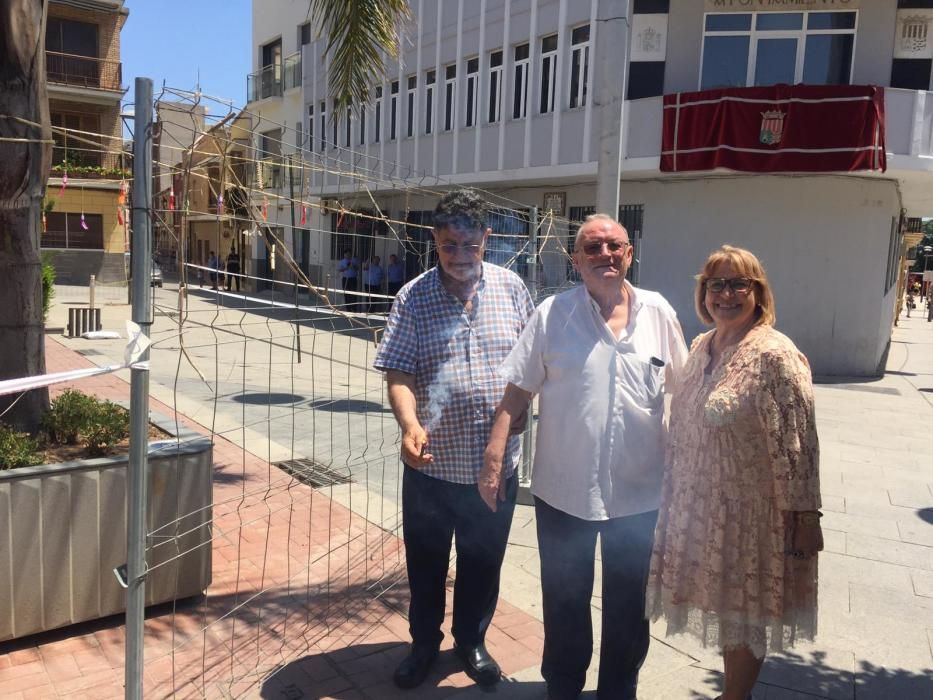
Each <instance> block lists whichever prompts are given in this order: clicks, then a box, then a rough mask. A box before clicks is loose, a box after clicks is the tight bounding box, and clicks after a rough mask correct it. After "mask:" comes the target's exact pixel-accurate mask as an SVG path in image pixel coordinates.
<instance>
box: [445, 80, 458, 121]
mask: <svg viewBox="0 0 933 700" xmlns="http://www.w3.org/2000/svg"><path fill="white" fill-rule="evenodd" d="M444 76H445V80H444V131H451V130H452V129H453V128H454V109H455V108H456V106H457V101H456V99H455V98H456V95H457V66H447V68H445V69H444Z"/></svg>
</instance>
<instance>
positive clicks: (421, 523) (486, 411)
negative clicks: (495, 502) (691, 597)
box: [374, 190, 534, 688]
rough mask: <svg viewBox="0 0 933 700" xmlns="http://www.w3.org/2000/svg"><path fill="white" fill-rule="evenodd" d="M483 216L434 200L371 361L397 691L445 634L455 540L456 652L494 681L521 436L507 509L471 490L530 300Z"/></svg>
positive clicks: (476, 674) (507, 465)
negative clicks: (391, 504)
mask: <svg viewBox="0 0 933 700" xmlns="http://www.w3.org/2000/svg"><path fill="white" fill-rule="evenodd" d="M486 218H487V210H486V205H485V202H484V201H483V200H482V199H481V198H480V197H479V196H478V195H476V194H475V193H473V192H471V191H469V190H460V191H455V192H451V193H449V194H447V195H446V196H445V197H444V198H443V199H441V201H440V203H439V204H438V205H437V208H436V209H435V211H434V231H433V235H434V242H435V245H436V247H437V257H438V263H439V264H438V265H437V266H436V267H434V268H432V269H430V270H428V271H427V272H425V273H424V274H422V275H421V276H419V277H418V278H416V279H414V280H412V281H411V282H409V283H408V284H407V285H405V286H404V287H403V288H402V289H401V291H400V292H399V293H398V296H397V297H396V299H395V303H394V304H393V306H392V312H391V314H390V315H389V320H388V323H387V324H386V331H385V335H384V336H383V339H382V343H381V344H380V345H379V351H378V352H377V354H376V360H375V362H374V366H375V367H376V369H379V370H382V371H384V372H385V373H386V381H387V382H388V387H389V402H390V403H391V404H392V410H393V412H394V413H395V418H396V420H397V421H398V424H399V427H400V428H401V433H402V445H401V453H402V454H401V457H402V462H403V463H404V476H403V481H402V516H403V523H402V530H403V534H404V539H405V552H406V558H407V562H408V583H409V587H410V589H411V604H410V606H409V614H408V618H409V629H410V631H411V636H412V646H411V653H410V654H409V656H408V657H407V658H405V660H404V661H402V663H401V664H400V665H399V667H398V669H397V670H396V672H395V677H394V679H395V683H396V685H398V686H399V687H401V688H414V687H417V686H418V685H420V684H421V683H422V682H423V681H424V679H425V678H426V677H427V674H428V671H429V670H430V668H431V664H432V663H433V662H434V660H435V658H436V657H437V652H438V648H439V647H440V643H441V640H442V639H443V637H444V635H443V633H442V632H441V629H440V627H441V623H442V622H443V621H444V604H445V597H446V591H445V584H446V579H447V570H448V563H449V560H450V545H451V539H452V537H453V536H454V534H456V542H457V579H456V583H455V584H454V611H453V628H452V633H453V637H454V643H455V646H454V648H455V651H456V653H457V655H458V657H459V658H460V660H461V661H462V662H463V665H464V668H465V670H466V672H467V674H468V675H469V676H470V677H471V678H473V679H474V680H475V681H476V682H477V683H479V684H481V685H492V684H494V683H496V682H497V681H498V680H499V676H500V673H499V666H498V665H497V664H496V662H495V661H494V660H493V659H492V657H491V656H490V655H489V653H488V652H487V651H486V647H485V643H484V639H485V636H486V630H487V628H488V627H489V624H490V622H491V621H492V616H493V613H494V612H495V609H496V601H497V599H498V595H499V571H500V568H501V566H502V558H503V556H504V554H505V546H506V540H507V538H508V534H509V526H510V525H511V523H512V513H513V511H514V508H515V496H516V494H517V491H518V479H517V476H516V475H515V467H516V465H517V464H518V463H519V460H520V458H521V442H520V438H519V436H518V435H512V437H510V438H509V442H508V445H507V448H506V457H505V460H504V471H503V475H504V476H505V477H506V478H505V479H504V480H503V488H502V490H501V492H500V497H501V498H502V499H503V501H504V502H503V503H502V504H501V506H500V507H499V508H497V509H496V511H495V512H491V511H490V510H489V508H487V507H486V506H485V504H484V503H483V500H482V498H481V497H480V495H479V491H478V489H477V486H476V483H477V479H478V477H479V474H480V471H481V469H482V467H483V450H484V449H485V446H486V441H487V440H488V438H489V430H490V428H491V426H492V420H493V414H494V412H495V409H496V405H497V404H498V402H499V399H500V398H501V396H502V392H503V391H504V390H505V381H504V380H503V379H502V378H501V377H500V376H499V374H498V373H497V371H496V370H497V368H498V367H499V365H500V364H501V363H502V361H503V360H504V359H505V357H506V356H507V355H508V354H509V351H510V350H511V349H512V347H513V346H514V345H515V343H516V342H517V341H518V337H519V335H520V334H521V331H522V328H523V327H524V326H525V322H526V321H527V320H528V318H529V317H530V316H531V314H532V312H533V311H534V304H533V303H532V300H531V296H530V295H529V294H528V290H527V289H526V288H525V285H524V283H523V282H522V280H521V279H520V278H519V277H518V276H517V275H516V274H514V273H513V272H510V271H508V270H506V269H504V268H501V267H497V266H496V265H491V264H488V263H484V262H483V253H484V251H485V246H486V240H487V238H488V236H489V234H490V233H491V229H489V228H487V227H486ZM522 422H523V421H522ZM516 428H517V429H518V426H517V425H516Z"/></svg>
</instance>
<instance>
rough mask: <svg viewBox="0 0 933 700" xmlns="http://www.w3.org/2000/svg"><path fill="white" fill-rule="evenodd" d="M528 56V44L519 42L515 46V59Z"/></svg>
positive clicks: (519, 59) (518, 59)
mask: <svg viewBox="0 0 933 700" xmlns="http://www.w3.org/2000/svg"><path fill="white" fill-rule="evenodd" d="M525 58H528V44H521V45H519V46H516V47H515V60H516V61H521V60H523V59H525Z"/></svg>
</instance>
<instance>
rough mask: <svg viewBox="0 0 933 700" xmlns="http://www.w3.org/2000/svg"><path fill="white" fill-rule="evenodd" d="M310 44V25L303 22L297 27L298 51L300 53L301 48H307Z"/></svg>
mask: <svg viewBox="0 0 933 700" xmlns="http://www.w3.org/2000/svg"><path fill="white" fill-rule="evenodd" d="M310 43H311V23H310V22H305V23H304V24H299V25H298V50H299V51H301V47H302V46H307V45H308V44H310Z"/></svg>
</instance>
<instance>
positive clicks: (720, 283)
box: [703, 277, 755, 294]
mask: <svg viewBox="0 0 933 700" xmlns="http://www.w3.org/2000/svg"><path fill="white" fill-rule="evenodd" d="M754 283H755V280H753V279H750V278H748V277H733V278H732V279H731V280H730V279H726V278H725V277H710V278H709V279H708V280H706V282H704V283H703V284H704V286H705V287H706V291H707V292H712V293H713V294H719V293H721V292H723V291H725V289H726V287H728V288H729V289H731V290H732V291H733V292H735V293H736V294H748V293H749V292H750V291H752V285H753V284H754Z"/></svg>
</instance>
